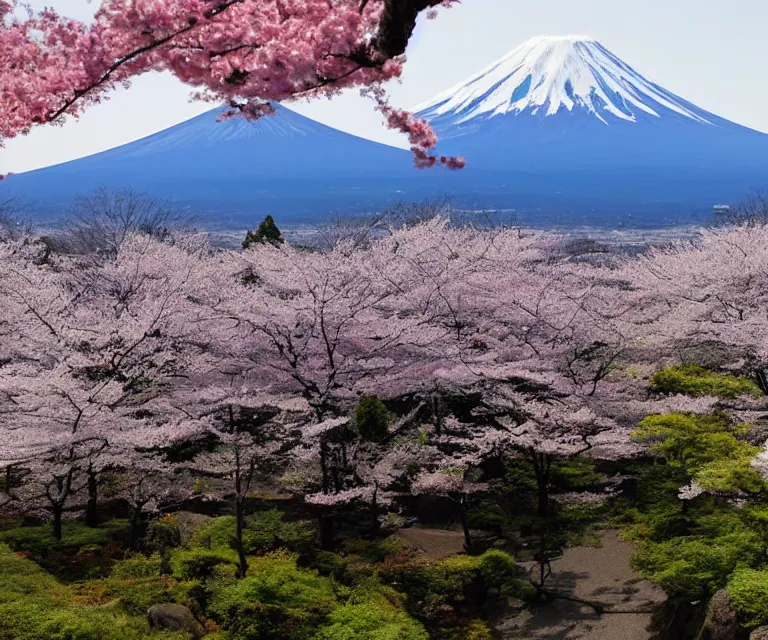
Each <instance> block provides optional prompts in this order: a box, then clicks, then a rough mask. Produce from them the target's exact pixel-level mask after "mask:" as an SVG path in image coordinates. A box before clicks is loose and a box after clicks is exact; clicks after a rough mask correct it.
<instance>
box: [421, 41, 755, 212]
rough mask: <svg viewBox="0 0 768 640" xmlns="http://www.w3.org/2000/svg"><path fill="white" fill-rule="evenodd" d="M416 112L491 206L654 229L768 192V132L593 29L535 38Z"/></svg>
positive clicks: (463, 184) (470, 188) (469, 187)
mask: <svg viewBox="0 0 768 640" xmlns="http://www.w3.org/2000/svg"><path fill="white" fill-rule="evenodd" d="M416 111H417V112H418V114H419V115H420V116H422V117H424V118H426V119H427V120H428V121H429V122H430V123H431V124H432V126H433V127H434V129H435V131H436V132H437V134H438V137H439V138H440V141H441V142H440V144H439V146H438V150H439V151H440V152H442V153H445V154H456V153H460V154H463V155H465V156H466V157H467V160H468V165H467V169H466V172H465V173H464V175H462V176H461V179H460V180H458V179H457V188H463V189H464V192H465V194H466V193H470V192H471V193H473V194H475V199H476V201H478V202H480V201H482V202H484V203H486V204H491V205H493V206H505V205H506V203H512V202H518V203H520V204H519V205H511V206H519V207H535V206H542V207H549V208H556V209H560V210H562V211H569V212H570V215H571V219H573V220H575V219H579V220H580V221H582V222H587V223H590V222H592V221H593V219H594V218H595V217H596V216H598V215H601V214H602V213H604V214H605V217H604V218H603V219H602V221H603V222H605V223H607V224H611V221H612V220H613V219H614V216H615V214H616V213H617V212H621V213H634V214H635V217H634V223H637V222H638V220H639V219H640V218H642V219H643V222H644V223H649V224H655V223H658V222H662V217H663V216H664V215H667V214H668V215H667V218H666V220H667V221H671V220H680V219H684V218H688V219H689V214H691V212H696V211H698V212H702V213H704V214H706V213H708V212H709V211H710V210H711V207H712V205H713V204H715V203H720V202H726V203H734V202H736V201H738V200H740V199H742V198H743V197H744V196H745V194H746V193H747V192H748V191H749V190H751V189H756V188H762V187H768V135H766V134H763V133H760V132H758V131H755V130H753V129H749V128H747V127H743V126H741V125H738V124H735V123H733V122H729V121H728V120H725V119H724V118H721V117H719V116H717V115H715V114H713V113H710V112H708V111H706V110H704V109H701V108H699V107H697V106H696V105H694V104H692V103H690V102H689V101H687V100H685V99H684V98H681V97H680V96H677V95H675V94H674V93H672V92H671V91H668V90H667V89H665V88H663V87H661V86H659V85H658V84H655V83H654V82H652V81H650V80H648V79H647V78H645V77H644V76H643V75H641V74H640V73H639V72H638V71H636V70H635V69H633V68H632V67H630V66H629V65H628V64H626V63H625V62H623V61H622V60H620V59H619V58H618V57H617V56H616V55H614V54H613V53H611V52H610V51H609V50H608V49H606V48H605V47H604V46H603V45H601V44H600V43H599V42H597V41H595V40H594V39H592V38H589V37H586V36H564V37H537V38H533V39H531V40H528V41H526V42H525V43H523V44H522V45H520V46H519V47H517V48H516V49H514V50H513V51H511V52H510V53H509V54H507V55H506V56H504V57H503V58H501V59H500V60H498V61H497V62H495V63H493V64H491V65H490V66H488V67H487V68H486V69H484V70H483V71H481V72H480V73H478V74H476V75H474V76H472V77H471V78H469V79H467V80H466V81H464V82H462V83H460V84H458V85H456V86H454V87H451V88H450V89H448V90H447V91H444V92H443V93H441V94H439V95H437V96H435V97H434V98H433V99H431V100H429V101H427V102H425V103H423V104H421V105H418V106H417V107H416ZM537 203H540V204H538V205H537Z"/></svg>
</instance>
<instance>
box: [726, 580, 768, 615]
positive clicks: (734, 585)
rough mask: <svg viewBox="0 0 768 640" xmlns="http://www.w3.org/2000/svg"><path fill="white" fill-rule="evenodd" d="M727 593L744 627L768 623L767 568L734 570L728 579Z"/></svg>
mask: <svg viewBox="0 0 768 640" xmlns="http://www.w3.org/2000/svg"><path fill="white" fill-rule="evenodd" d="M728 595H729V596H730V598H731V602H732V603H733V606H734V608H735V609H736V611H737V612H738V613H739V617H740V618H741V621H742V624H743V625H744V626H745V627H747V628H749V629H751V628H754V627H759V626H762V625H764V624H768V571H767V570H762V571H756V570H754V569H746V568H744V569H738V570H736V571H735V572H734V574H733V575H732V576H731V579H730V580H729V581H728Z"/></svg>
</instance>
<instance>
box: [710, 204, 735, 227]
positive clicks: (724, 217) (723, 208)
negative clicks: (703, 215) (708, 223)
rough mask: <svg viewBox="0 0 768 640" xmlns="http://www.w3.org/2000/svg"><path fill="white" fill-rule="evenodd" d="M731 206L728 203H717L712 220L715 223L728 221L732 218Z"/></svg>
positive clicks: (713, 208) (713, 209)
mask: <svg viewBox="0 0 768 640" xmlns="http://www.w3.org/2000/svg"><path fill="white" fill-rule="evenodd" d="M731 213H732V210H731V207H730V205H727V204H716V205H715V206H714V207H712V222H714V223H715V224H722V223H727V222H728V221H730V220H731Z"/></svg>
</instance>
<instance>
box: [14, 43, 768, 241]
mask: <svg viewBox="0 0 768 640" xmlns="http://www.w3.org/2000/svg"><path fill="white" fill-rule="evenodd" d="M220 111H221V110H220V109H214V110H212V111H210V112H208V113H205V114H203V115H201V116H198V117H196V118H193V119H191V120H188V121H187V122H183V123H181V124H179V125H176V126H175V127H171V128H170V129H167V130H165V131H161V132H159V133H157V134H154V135H152V136H149V137H147V138H144V139H142V140H138V141H136V142H133V143H130V144H127V145H124V146H122V147H118V148H116V149H111V150H109V151H105V152H103V153H100V154H96V155H93V156H89V157H87V158H82V159H80V160H75V161H72V162H68V163H64V164H61V165H57V166H53V167H48V168H46V169H40V170H37V171H32V172H28V173H24V174H20V175H16V176H12V177H11V178H10V179H8V180H5V181H2V182H0V201H2V199H3V197H4V196H5V195H6V194H8V193H11V194H14V193H15V194H18V195H20V196H21V197H22V198H23V199H24V200H27V201H33V202H36V203H37V207H36V209H35V211H37V212H38V213H40V214H44V215H46V216H47V217H56V215H58V214H59V213H60V212H61V211H62V210H63V209H64V208H65V207H66V206H67V205H69V204H70V203H71V201H72V199H73V198H74V197H75V196H76V195H77V194H83V193H87V192H88V191H90V190H92V189H94V188H96V187H98V186H102V185H104V186H107V187H126V186H130V187H133V188H135V189H137V190H140V191H146V192H149V193H151V194H152V195H155V196H159V197H164V198H170V199H172V200H174V201H175V202H176V203H177V204H179V205H180V206H184V207H188V208H190V209H193V210H196V211H199V212H209V213H207V214H206V213H203V214H202V215H201V216H200V218H201V222H202V223H205V224H207V225H208V226H230V227H232V226H242V225H243V224H244V223H246V222H247V223H252V222H253V221H254V220H257V219H258V218H259V217H263V216H264V215H265V214H267V213H271V214H273V215H274V216H276V218H278V223H281V222H282V223H290V222H316V221H318V220H321V219H323V218H326V217H327V216H328V215H329V213H345V212H354V213H366V212H371V211H375V210H380V209H381V208H382V207H386V206H389V205H392V204H393V203H395V202H397V201H409V200H410V201H414V200H423V199H425V198H431V197H438V196H444V195H448V196H450V197H451V198H452V202H453V203H454V204H455V205H457V206H459V207H465V208H471V209H489V208H501V209H516V210H518V211H522V212H523V215H522V216H521V220H522V221H523V222H524V223H525V224H533V225H542V226H545V225H551V224H560V225H576V224H578V225H581V224H585V225H602V226H609V227H614V226H621V225H626V226H661V225H667V224H671V223H678V222H691V221H696V220H699V221H700V220H704V219H706V218H708V216H709V214H710V212H711V211H712V207H713V205H714V204H734V203H736V202H737V201H739V200H741V199H742V198H743V197H744V196H745V195H746V194H747V193H748V192H749V191H750V190H751V189H755V188H763V187H766V188H768V135H766V134H763V133H760V132H758V131H755V130H752V129H749V128H747V127H743V126H741V125H738V124H735V123H732V122H729V121H728V120H725V119H723V118H721V117H719V116H717V115H715V114H713V113H709V112H708V111H706V110H704V109H701V108H699V107H697V106H696V105H694V104H692V103H690V102H689V101H687V100H685V99H683V98H681V97H679V96H677V95H675V94H674V93H672V92H670V91H668V90H666V89H665V88H663V87H661V86H659V85H658V84H655V83H654V82H652V81H650V80H648V79H647V78H645V77H644V76H643V75H641V74H640V73H639V72H638V71H636V70H634V69H633V68H632V67H630V66H629V65H627V64H626V63H624V62H622V61H621V60H620V59H619V58H618V57H617V56H616V55H614V54H613V53H611V52H610V51H608V50H607V49H606V48H605V47H604V46H602V45H601V44H600V43H598V42H596V41H595V40H593V39H591V38H588V37H582V36H567V37H538V38H533V39H531V40H529V41H527V42H525V43H523V44H522V45H520V46H519V47H517V48H516V49H514V50H513V51H511V52H510V53H509V54H508V55H506V56H504V57H503V58H502V59H501V60H499V61H497V62H495V63H493V64H491V65H490V66H488V67H487V68H486V69H484V70H483V71H481V72H480V73H478V74H476V75H474V76H472V77H471V78H469V79H468V80H466V81H464V82H462V83H460V84H458V85H456V86H455V87H452V88H450V89H448V90H447V91H444V92H443V93H441V94H439V95H438V96H436V97H435V98H433V99H432V100H429V101H427V102H425V103H423V104H421V105H419V106H418V107H417V111H418V113H419V115H421V116H422V117H424V118H426V119H427V120H429V121H430V122H431V123H432V125H433V127H434V128H435V130H436V132H437V134H438V136H439V138H440V142H439V144H438V149H437V152H438V153H441V154H445V155H464V156H465V157H466V158H467V166H466V168H465V169H463V170H461V171H458V172H450V171H447V170H444V169H440V168H436V169H430V170H421V171H419V170H416V169H414V168H413V166H412V161H411V158H410V157H409V154H408V152H407V151H403V150H402V149H396V148H393V147H388V146H385V145H381V144H378V143H375V142H372V141H369V140H365V139H363V138H359V137H356V136H352V135H349V134H347V133H343V132H341V131H338V130H336V129H333V128H331V127H327V126H325V125H321V124H319V123H317V122H314V121H312V120H310V119H308V118H305V117H302V116H300V115H299V114H297V113H295V112H293V111H291V110H290V109H288V108H286V107H283V106H279V107H277V111H278V113H277V114H276V115H275V116H270V117H264V118H261V119H259V120H257V121H255V122H247V121H245V120H241V119H233V120H226V121H224V122H221V123H219V122H217V116H218V115H219V113H220Z"/></svg>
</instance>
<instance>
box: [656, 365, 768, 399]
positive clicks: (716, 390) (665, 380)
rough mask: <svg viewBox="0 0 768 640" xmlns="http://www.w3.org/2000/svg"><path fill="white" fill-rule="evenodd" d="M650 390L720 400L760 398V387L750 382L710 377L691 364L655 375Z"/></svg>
mask: <svg viewBox="0 0 768 640" xmlns="http://www.w3.org/2000/svg"><path fill="white" fill-rule="evenodd" d="M651 388H652V389H653V390H654V391H659V392H661V393H669V394H676V393H682V394H685V395H689V396H708V395H709V396H719V397H720V398H737V397H739V396H743V395H752V396H761V395H763V394H762V391H761V390H760V387H758V386H757V384H756V383H755V382H753V381H752V380H750V379H749V378H746V377H744V376H739V377H736V376H732V375H727V374H722V373H713V372H711V371H708V370H707V369H704V368H703V367H699V366H697V365H694V364H685V365H680V366H676V367H666V368H664V369H661V370H659V371H657V372H656V373H654V374H653V376H652V377H651Z"/></svg>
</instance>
